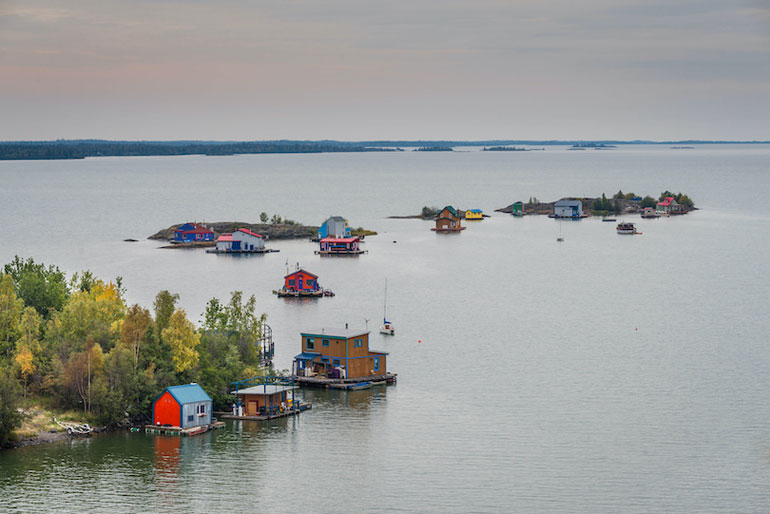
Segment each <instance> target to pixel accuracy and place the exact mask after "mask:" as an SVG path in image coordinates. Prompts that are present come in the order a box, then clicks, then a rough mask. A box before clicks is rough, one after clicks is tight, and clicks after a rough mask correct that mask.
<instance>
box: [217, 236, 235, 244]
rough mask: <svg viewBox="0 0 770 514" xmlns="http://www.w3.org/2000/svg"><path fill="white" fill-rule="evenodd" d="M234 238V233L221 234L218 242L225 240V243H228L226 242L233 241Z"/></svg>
mask: <svg viewBox="0 0 770 514" xmlns="http://www.w3.org/2000/svg"><path fill="white" fill-rule="evenodd" d="M232 240H233V235H232V234H222V235H221V236H219V237H218V238H217V242H218V243H219V242H223V243H226V242H228V241H232Z"/></svg>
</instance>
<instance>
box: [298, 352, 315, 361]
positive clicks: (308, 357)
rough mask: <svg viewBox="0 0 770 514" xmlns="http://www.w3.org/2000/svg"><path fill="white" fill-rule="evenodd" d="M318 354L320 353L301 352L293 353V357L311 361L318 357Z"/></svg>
mask: <svg viewBox="0 0 770 514" xmlns="http://www.w3.org/2000/svg"><path fill="white" fill-rule="evenodd" d="M320 356H321V354H320V353H311V352H302V353H300V354H299V355H295V356H294V358H295V359H300V360H304V361H312V360H313V359H315V358H316V357H320Z"/></svg>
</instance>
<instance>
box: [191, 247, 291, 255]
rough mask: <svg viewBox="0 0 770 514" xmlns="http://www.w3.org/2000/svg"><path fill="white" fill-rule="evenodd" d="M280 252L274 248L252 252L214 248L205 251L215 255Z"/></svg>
mask: <svg viewBox="0 0 770 514" xmlns="http://www.w3.org/2000/svg"><path fill="white" fill-rule="evenodd" d="M280 251H281V250H276V249H274V248H255V249H253V250H217V249H216V248H212V249H210V250H206V253H217V254H240V253H277V252H280Z"/></svg>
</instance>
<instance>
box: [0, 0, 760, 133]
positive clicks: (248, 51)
mask: <svg viewBox="0 0 770 514" xmlns="http://www.w3.org/2000/svg"><path fill="white" fill-rule="evenodd" d="M0 117H1V118H0V119H2V123H0V140H20V139H56V138H68V139H71V138H106V139H238V140H253V139H279V138H288V139H323V138H329V139H343V140H363V139H418V138H423V139H488V138H500V139H503V138H504V139H546V138H548V139H578V138H581V139H601V138H617V139H636V138H639V139H658V140H660V139H685V138H698V139H770V121H768V120H770V4H768V3H767V2H766V1H762V0H756V1H740V0H738V1H733V2H725V1H723V0H720V1H716V0H697V1H696V0H678V1H675V2H672V1H670V0H667V1H662V0H585V1H581V2H574V1H565V0H518V1H503V0H474V1H458V0H441V1H439V0H410V1H408V2H405V1H401V0H392V1H390V2H382V1H379V2H373V1H370V0H328V1H323V0H276V1H272V0H264V1H255V0H251V1H246V0H241V1H238V0H221V1H217V2H210V1H196V0H176V1H174V0H169V1H162V0H157V1H147V0H133V1H129V0H127V1H114V0H98V1H97V0H70V1H67V2H63V1H59V2H56V1H45V0H23V1H22V0H19V1H14V0H10V1H9V0H0Z"/></svg>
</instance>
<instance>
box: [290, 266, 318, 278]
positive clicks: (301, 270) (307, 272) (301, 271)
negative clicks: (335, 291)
mask: <svg viewBox="0 0 770 514" xmlns="http://www.w3.org/2000/svg"><path fill="white" fill-rule="evenodd" d="M297 273H304V274H305V275H310V276H311V277H313V278H318V275H314V274H313V273H310V272H309V271H305V270H304V269H302V268H300V269H298V270H297V271H295V272H293V273H289V274H288V275H285V276H284V277H283V278H288V277H290V276H292V275H296V274H297Z"/></svg>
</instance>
